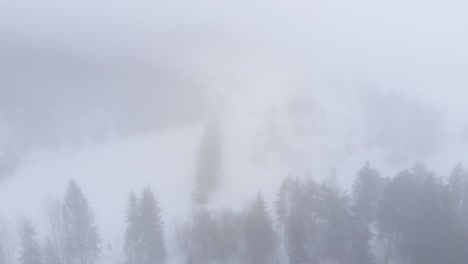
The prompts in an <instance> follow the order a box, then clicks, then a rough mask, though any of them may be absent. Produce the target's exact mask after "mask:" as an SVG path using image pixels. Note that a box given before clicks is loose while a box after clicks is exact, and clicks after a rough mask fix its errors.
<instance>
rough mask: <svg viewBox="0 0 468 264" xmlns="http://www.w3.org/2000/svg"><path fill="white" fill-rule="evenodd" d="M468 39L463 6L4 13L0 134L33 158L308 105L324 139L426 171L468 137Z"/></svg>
mask: <svg viewBox="0 0 468 264" xmlns="http://www.w3.org/2000/svg"><path fill="white" fill-rule="evenodd" d="M467 26H468V4H467V3H466V2H465V1H443V2H442V1H424V2H423V1H416V0H414V1H377V0H369V1H336V0H331V1H299V0H293V1H282V0H275V1H262V0H255V1H207V0H203V1H181V0H178V1H144V0H137V1H126V0H117V1H109V0H101V1H91V0H82V1H55V0H44V1H28V0H14V1H13V0H3V1H0V40H1V41H0V58H1V59H0V69H1V73H0V102H1V105H0V119H1V120H2V124H4V125H3V127H4V129H3V130H2V132H1V134H0V135H2V138H3V140H2V141H3V144H4V145H5V144H6V145H14V146H17V145H19V146H20V147H26V149H27V148H28V147H29V146H34V145H36V144H39V145H42V143H47V142H49V143H50V142H55V141H65V142H67V141H69V140H70V139H71V140H75V141H76V140H79V138H80V137H81V136H83V135H86V136H89V135H90V134H96V133H97V134H99V133H104V134H106V133H116V134H121V133H124V134H129V133H130V134H133V133H135V132H139V131H149V130H152V129H154V128H157V127H161V126H167V125H171V124H172V123H174V124H180V123H184V122H187V121H190V120H194V119H195V120H196V119H197V118H199V117H201V116H203V113H205V110H206V109H210V108H209V107H207V106H208V105H212V106H214V109H218V107H219V106H220V105H224V104H228V102H229V100H231V99H229V98H237V99H235V100H237V103H235V104H233V105H232V107H234V108H243V106H246V105H247V104H248V105H250V106H251V107H252V108H253V109H254V110H252V111H254V112H255V111H260V112H262V111H263V110H259V109H260V108H261V107H259V105H260V106H261V105H268V107H270V105H287V104H288V102H287V101H288V100H290V99H289V98H290V97H292V98H297V97H310V98H311V99H310V102H311V104H314V107H310V108H309V109H308V110H306V111H310V112H313V113H314V114H313V116H315V119H314V122H322V121H321V120H323V119H321V118H317V116H320V115H322V116H323V115H325V116H327V118H328V119H327V120H328V121H327V122H328V123H326V124H325V125H322V124H318V125H317V126H318V127H320V126H328V130H333V131H336V130H343V131H344V130H351V131H353V133H354V134H356V133H358V134H359V135H358V136H359V137H362V138H365V139H361V140H360V141H363V142H365V143H366V144H367V146H370V147H372V146H378V147H383V148H396V149H395V150H391V151H390V152H408V151H409V150H408V148H407V147H404V146H405V145H407V142H406V141H408V140H410V141H411V143H412V144H411V145H414V146H416V148H417V150H415V151H413V150H411V151H409V152H411V153H412V155H413V154H414V155H415V156H416V157H418V156H421V158H425V155H424V154H427V153H430V152H432V151H434V150H435V149H434V148H436V146H437V145H438V144H439V143H438V142H444V141H445V140H446V139H447V137H452V136H454V135H455V137H461V136H460V134H463V132H462V131H463V129H465V130H468V129H467V127H468V125H467V124H468V116H467V114H466V113H465V111H464V108H465V104H466V103H465V101H466V99H468V90H467V89H466V85H467V84H468V80H467V79H468V77H467V76H468V75H466V72H467V70H468V49H467V48H466V47H468V33H467V31H466V28H467ZM370 91H372V92H370ZM386 96H389V98H387V97H386ZM292 100H294V99H292ZM379 100H381V101H382V103H378V102H379ZM207 102H210V103H208V104H207ZM376 102H377V103H376ZM268 107H266V108H268ZM395 107H396V108H397V109H395V111H394V108H395ZM244 110H245V109H240V113H242V111H244ZM249 111H250V110H248V111H247V113H251V112H252V111H250V112H249ZM317 113H322V114H317ZM323 113H325V114H323ZM262 118H263V119H264V117H262ZM262 118H260V119H262ZM339 118H342V119H344V120H346V122H348V123H352V125H351V126H352V128H348V127H349V125H344V126H341V124H339V123H337V122H334V121H333V120H339ZM416 120H418V121H417V122H416ZM421 120H423V121H421ZM419 121H421V122H420V123H418V122H419ZM356 122H357V123H359V122H362V125H361V124H358V125H356V124H355V123H356ZM415 122H416V124H415ZM254 123H258V120H257V121H255V122H254ZM408 123H413V124H408ZM246 125H247V124H246ZM395 126H403V128H402V129H403V130H404V131H408V133H409V134H410V135H407V134H406V133H404V132H401V131H400V132H392V131H393V130H395ZM430 126H437V127H436V128H429V127H430ZM345 127H346V128H345ZM391 128H392V129H393V130H392V129H391ZM390 130H391V131H390ZM96 131H97V132H96ZM102 131H104V132H102ZM109 131H111V132H109ZM383 131H385V132H383ZM414 131H417V133H416V132H415V133H413V134H411V132H414ZM428 131H430V132H428ZM385 133H387V134H385ZM465 133H466V131H465ZM345 134H346V133H345ZM396 134H398V135H396ZM419 135H421V137H419ZM334 136H336V137H338V138H342V137H343V134H340V133H335V134H334ZM353 137H356V136H355V135H353ZM416 138H417V139H418V140H419V141H418V142H416V143H414V140H412V139H416ZM337 140H341V139H337ZM383 141H386V143H382V142H383ZM433 141H436V142H433ZM395 142H397V143H395ZM428 142H430V143H428ZM413 143H414V144H413ZM465 143H466V141H465ZM47 144H48V143H47ZM395 144H396V145H397V147H395ZM440 144H441V143H440ZM48 145H49V144H48ZM427 145H430V146H429V147H427ZM398 146H401V148H399V147H398ZM426 147H427V148H426ZM433 147H434V148H433ZM395 155H396V154H395ZM397 159H398V158H397Z"/></svg>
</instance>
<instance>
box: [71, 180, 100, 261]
mask: <svg viewBox="0 0 468 264" xmlns="http://www.w3.org/2000/svg"><path fill="white" fill-rule="evenodd" d="M63 214H64V228H65V240H66V241H65V249H66V261H67V263H69V264H72V263H76V262H78V263H80V264H93V263H96V262H97V261H98V259H99V254H100V252H101V249H100V242H101V239H100V237H99V234H98V230H97V226H96V225H95V223H94V214H93V212H92V209H91V207H90V206H89V202H88V200H87V199H86V198H85V197H84V195H83V192H82V191H81V189H80V187H78V185H77V184H76V183H75V181H74V180H71V181H70V183H69V184H68V188H67V191H66V195H65V203H64V210H63Z"/></svg>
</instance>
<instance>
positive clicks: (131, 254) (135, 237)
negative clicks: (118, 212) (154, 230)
mask: <svg viewBox="0 0 468 264" xmlns="http://www.w3.org/2000/svg"><path fill="white" fill-rule="evenodd" d="M139 221H140V208H139V204H138V199H137V197H136V195H135V193H134V192H133V191H132V192H131V193H130V197H129V199H128V206H127V212H126V222H127V228H126V230H125V244H124V253H125V258H126V260H125V263H126V264H138V263H140V262H141V250H140V248H139V246H140V244H139V242H140V238H141V230H142V227H141V226H140V223H139Z"/></svg>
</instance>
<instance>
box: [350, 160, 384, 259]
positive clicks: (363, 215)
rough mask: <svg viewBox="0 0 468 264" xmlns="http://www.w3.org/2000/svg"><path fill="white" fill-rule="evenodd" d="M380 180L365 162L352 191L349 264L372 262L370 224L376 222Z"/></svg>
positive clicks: (377, 173) (376, 172) (377, 174)
mask: <svg viewBox="0 0 468 264" xmlns="http://www.w3.org/2000/svg"><path fill="white" fill-rule="evenodd" d="M381 187H382V179H381V177H380V174H379V172H378V171H377V170H375V169H374V168H372V167H371V166H370V163H369V162H366V164H365V165H364V167H363V168H362V169H361V170H360V171H359V172H358V175H357V177H356V179H355V181H354V184H353V190H352V197H351V198H352V202H353V203H352V213H353V220H354V222H353V230H352V233H353V234H352V236H353V239H354V240H353V242H352V243H351V246H352V248H351V256H352V257H351V263H354V264H368V263H373V262H374V256H373V254H372V252H371V247H370V241H371V240H372V232H371V228H372V224H373V223H374V221H375V220H376V216H377V208H378V207H377V206H378V204H379V202H380V196H381Z"/></svg>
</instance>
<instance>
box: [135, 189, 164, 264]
mask: <svg viewBox="0 0 468 264" xmlns="http://www.w3.org/2000/svg"><path fill="white" fill-rule="evenodd" d="M139 209H140V214H139V217H140V220H139V221H138V222H139V224H140V226H139V228H141V237H140V239H139V245H138V247H139V250H141V258H142V259H141V264H155V263H164V261H165V260H166V247H165V242H164V226H163V222H162V219H161V209H160V208H159V206H158V203H157V201H156V199H155V198H154V194H153V192H152V191H151V189H150V188H149V187H147V188H145V189H144V190H143V193H142V196H141V200H140V204H139Z"/></svg>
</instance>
